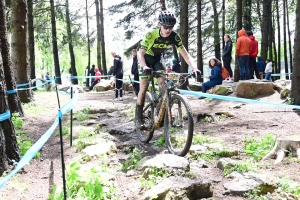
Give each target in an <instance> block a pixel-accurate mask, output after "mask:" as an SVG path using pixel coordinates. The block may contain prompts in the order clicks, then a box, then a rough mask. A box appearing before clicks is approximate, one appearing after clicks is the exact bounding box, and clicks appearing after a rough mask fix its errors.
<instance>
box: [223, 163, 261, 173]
mask: <svg viewBox="0 0 300 200" xmlns="http://www.w3.org/2000/svg"><path fill="white" fill-rule="evenodd" d="M256 169H257V166H256V165H255V164H253V162H250V161H247V162H245V163H237V164H235V165H233V166H228V165H225V167H224V175H225V176H226V175H228V174H231V173H232V172H239V173H243V172H249V171H256Z"/></svg>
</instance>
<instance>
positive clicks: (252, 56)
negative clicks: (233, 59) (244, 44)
mask: <svg viewBox="0 0 300 200" xmlns="http://www.w3.org/2000/svg"><path fill="white" fill-rule="evenodd" d="M247 35H248V38H249V39H250V40H251V44H252V50H251V52H250V55H249V69H250V77H249V78H250V79H254V72H255V76H256V78H257V79H259V77H260V76H259V72H258V69H257V66H256V57H257V54H258V41H257V40H256V39H255V37H254V35H253V33H252V31H247Z"/></svg>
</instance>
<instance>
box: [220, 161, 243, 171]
mask: <svg viewBox="0 0 300 200" xmlns="http://www.w3.org/2000/svg"><path fill="white" fill-rule="evenodd" d="M238 162H239V161H237V160H233V159H231V158H221V159H219V160H218V162H217V168H219V169H220V170H222V171H224V169H225V167H233V166H235V165H236V164H237V163H238Z"/></svg>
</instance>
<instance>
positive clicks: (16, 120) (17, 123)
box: [11, 113, 23, 128]
mask: <svg viewBox="0 0 300 200" xmlns="http://www.w3.org/2000/svg"><path fill="white" fill-rule="evenodd" d="M11 121H12V123H13V125H14V127H16V128H22V126H23V119H22V118H21V117H20V114H19V113H12V117H11Z"/></svg>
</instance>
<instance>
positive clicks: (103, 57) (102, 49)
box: [100, 0, 107, 74]
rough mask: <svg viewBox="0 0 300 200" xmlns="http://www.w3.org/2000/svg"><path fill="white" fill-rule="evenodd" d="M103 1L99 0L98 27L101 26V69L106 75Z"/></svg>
mask: <svg viewBox="0 0 300 200" xmlns="http://www.w3.org/2000/svg"><path fill="white" fill-rule="evenodd" d="M103 19H104V17H103V0H100V22H101V23H100V25H101V52H102V69H103V72H104V74H107V68H106V56H105V39H104V22H103Z"/></svg>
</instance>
